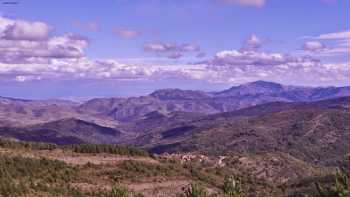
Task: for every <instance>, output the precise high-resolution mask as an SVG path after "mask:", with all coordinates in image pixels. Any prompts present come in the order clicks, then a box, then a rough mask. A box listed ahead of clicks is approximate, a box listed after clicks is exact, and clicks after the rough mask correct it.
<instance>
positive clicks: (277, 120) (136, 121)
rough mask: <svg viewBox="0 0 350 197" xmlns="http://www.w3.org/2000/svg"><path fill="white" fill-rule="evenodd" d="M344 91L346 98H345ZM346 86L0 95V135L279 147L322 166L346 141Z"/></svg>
mask: <svg viewBox="0 0 350 197" xmlns="http://www.w3.org/2000/svg"><path fill="white" fill-rule="evenodd" d="M346 96H348V97H346ZM349 106H350V87H324V88H323V87H317V88H312V87H298V86H285V85H281V84H277V83H272V82H265V81H257V82H252V83H248V84H243V85H240V86H234V87H232V88H230V89H227V90H224V91H220V92H203V91H192V90H179V89H165V90H158V91H155V92H153V93H151V94H149V95H146V96H141V97H132V98H97V99H92V100H89V101H87V102H85V103H82V104H78V103H75V102H70V101H62V100H46V101H32V100H22V99H12V98H4V97H0V136H1V137H4V138H13V139H18V140H32V141H45V142H52V143H57V144H74V143H123V144H131V145H134V146H137V147H142V148H146V149H149V150H151V151H153V152H157V153H164V152H199V153H205V154H213V155H220V154H247V153H256V152H264V151H265V152H274V151H275V152H282V153H286V154H290V155H293V157H295V158H298V159H302V160H304V161H308V162H316V163H317V162H323V163H330V162H331V161H332V159H339V157H342V156H343V155H345V154H346V153H347V151H348V150H349V148H350V146H348V143H347V142H348V141H349V140H350V138H349V136H350V135H348V132H349V131H350V125H349V124H348V123H349V121H348V120H349V118H350V115H349V113H350V108H349Z"/></svg>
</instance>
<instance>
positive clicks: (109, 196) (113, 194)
mask: <svg viewBox="0 0 350 197" xmlns="http://www.w3.org/2000/svg"><path fill="white" fill-rule="evenodd" d="M103 197H129V192H128V190H127V189H126V188H124V187H121V186H116V187H113V188H112V190H111V191H109V192H106V193H105V194H104V195H103Z"/></svg>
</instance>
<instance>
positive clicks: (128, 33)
mask: <svg viewBox="0 0 350 197" xmlns="http://www.w3.org/2000/svg"><path fill="white" fill-rule="evenodd" d="M113 32H114V33H116V34H117V35H118V36H120V37H123V38H136V37H138V36H140V35H141V32H139V31H136V30H133V29H126V28H124V29H121V28H115V29H114V30H113Z"/></svg>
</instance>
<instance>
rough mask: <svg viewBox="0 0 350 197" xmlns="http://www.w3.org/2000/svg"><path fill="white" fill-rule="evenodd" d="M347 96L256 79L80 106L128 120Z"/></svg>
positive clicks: (344, 90)
mask: <svg viewBox="0 0 350 197" xmlns="http://www.w3.org/2000/svg"><path fill="white" fill-rule="evenodd" d="M343 96H350V87H317V88H311V87H299V86H285V85H281V84H278V83H272V82H265V81H256V82H252V83H247V84H243V85H240V86H234V87H232V88H230V89H228V90H224V91H221V92H203V91H192V90H180V89H165V90H158V91H155V92H153V93H152V94H150V95H147V96H142V97H132V98H125V99H124V98H99V99H92V100H90V101H88V102H86V103H84V104H82V105H80V107H79V109H80V110H82V111H89V112H91V113H96V114H99V115H104V116H107V117H110V118H112V119H114V120H118V121H124V122H127V121H132V120H135V119H138V118H140V117H142V116H144V115H146V114H148V113H150V112H154V111H157V112H160V113H164V114H167V113H171V112H175V111H181V112H192V113H202V114H214V113H220V112H228V111H234V110H237V109H242V108H245V107H250V106H255V105H259V104H264V103H269V102H276V101H283V102H312V101H318V100H324V99H331V98H337V97H343Z"/></svg>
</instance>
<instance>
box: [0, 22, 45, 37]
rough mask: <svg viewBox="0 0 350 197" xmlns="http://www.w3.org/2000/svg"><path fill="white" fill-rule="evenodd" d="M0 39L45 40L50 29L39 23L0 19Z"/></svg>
mask: <svg viewBox="0 0 350 197" xmlns="http://www.w3.org/2000/svg"><path fill="white" fill-rule="evenodd" d="M0 23H1V25H0V34H1V38H3V39H6V40H45V39H47V38H48V37H49V33H50V31H51V29H52V28H51V27H49V26H48V25H47V24H45V23H43V22H40V21H34V22H29V21H24V20H12V19H7V18H4V17H0Z"/></svg>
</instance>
